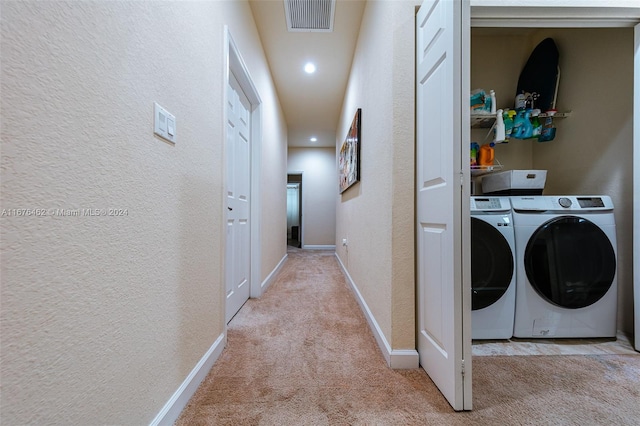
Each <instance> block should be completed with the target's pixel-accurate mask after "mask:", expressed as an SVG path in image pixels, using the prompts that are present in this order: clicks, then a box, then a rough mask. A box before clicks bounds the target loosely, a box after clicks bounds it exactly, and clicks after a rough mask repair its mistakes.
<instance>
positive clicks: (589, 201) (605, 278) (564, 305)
mask: <svg viewBox="0 0 640 426" xmlns="http://www.w3.org/2000/svg"><path fill="white" fill-rule="evenodd" d="M511 206H512V211H513V224H514V230H515V237H516V281H517V285H516V288H517V290H516V315H515V325H514V332H513V335H514V337H529V338H531V337H614V336H615V335H616V316H617V304H618V301H617V274H616V256H617V247H616V226H615V220H614V216H613V203H612V202H611V199H610V198H609V197H607V196H533V197H531V196H520V197H511Z"/></svg>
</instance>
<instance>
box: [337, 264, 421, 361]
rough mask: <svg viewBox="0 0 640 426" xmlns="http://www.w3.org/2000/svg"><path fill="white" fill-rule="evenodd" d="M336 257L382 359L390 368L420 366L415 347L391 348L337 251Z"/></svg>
mask: <svg viewBox="0 0 640 426" xmlns="http://www.w3.org/2000/svg"><path fill="white" fill-rule="evenodd" d="M336 259H338V263H339V264H340V268H342V272H343V273H344V275H345V277H347V281H348V282H349V285H350V286H351V289H352V290H353V292H354V293H355V295H356V300H357V301H358V304H359V305H360V309H362V312H363V313H364V316H365V318H366V319H367V323H369V328H371V331H372V332H373V336H374V337H375V338H376V342H377V343H378V347H379V348H380V351H381V352H382V355H383V356H384V359H385V360H386V361H387V365H388V366H389V367H390V368H393V369H396V370H401V369H409V368H418V367H419V366H420V361H419V356H418V351H417V350H415V349H395V350H394V349H391V345H390V344H389V342H388V341H387V339H386V337H385V336H384V333H383V332H382V329H381V328H380V326H379V325H378V322H377V321H376V319H375V317H374V316H373V313H372V312H371V310H370V309H369V306H368V305H367V302H365V300H364V298H363V297H362V294H360V291H359V290H358V287H357V286H356V284H355V283H354V282H353V279H351V275H349V272H348V271H347V268H345V266H344V264H343V263H342V260H341V259H340V257H339V256H338V254H337V253H336Z"/></svg>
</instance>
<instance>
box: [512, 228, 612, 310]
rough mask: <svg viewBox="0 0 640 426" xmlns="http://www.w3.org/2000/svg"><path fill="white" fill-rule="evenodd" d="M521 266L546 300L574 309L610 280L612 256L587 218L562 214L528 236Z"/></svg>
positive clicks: (588, 302) (594, 299)
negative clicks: (522, 265)
mask: <svg viewBox="0 0 640 426" xmlns="http://www.w3.org/2000/svg"><path fill="white" fill-rule="evenodd" d="M524 267H525V271H526V273H527V278H528V279H529V283H531V286H533V288H534V289H535V290H536V292H538V294H539V295H540V296H541V297H542V298H543V299H545V300H547V301H548V302H550V303H552V304H554V305H556V306H560V307H563V308H570V309H578V308H584V307H586V306H589V305H592V304H594V303H596V302H597V301H598V300H600V299H601V298H602V297H603V296H604V295H605V294H606V293H607V291H608V290H609V288H610V287H611V285H612V284H613V279H614V276H615V273H616V256H615V251H614V249H613V246H612V245H611V242H610V241H609V238H607V236H606V234H605V233H604V232H603V231H602V229H600V228H599V227H598V226H596V225H594V224H593V223H592V222H590V221H588V220H587V219H584V218H580V217H575V216H563V217H558V218H555V219H552V220H550V221H548V222H546V223H544V224H543V225H542V226H540V227H539V228H538V229H537V230H536V231H535V232H534V234H533V235H532V236H531V238H530V239H529V242H528V243H527V248H526V250H525V253H524Z"/></svg>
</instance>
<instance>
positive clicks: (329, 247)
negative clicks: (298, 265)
mask: <svg viewBox="0 0 640 426" xmlns="http://www.w3.org/2000/svg"><path fill="white" fill-rule="evenodd" d="M302 248H303V249H304V250H335V249H336V245H335V244H327V245H313V244H305V245H303V246H302Z"/></svg>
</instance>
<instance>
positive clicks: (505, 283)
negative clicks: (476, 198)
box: [471, 217, 513, 311]
mask: <svg viewBox="0 0 640 426" xmlns="http://www.w3.org/2000/svg"><path fill="white" fill-rule="evenodd" d="M512 278H513V252H512V251H511V247H510V246H509V243H508V242H507V239H506V238H505V237H504V236H503V235H502V234H501V233H500V231H498V230H497V229H496V228H495V227H493V226H492V225H490V224H488V223H487V222H485V221H484V220H481V219H478V218H475V217H472V218H471V309H472V310H474V311H475V310H478V309H483V308H486V307H487V306H490V305H492V304H494V303H495V302H497V301H498V299H500V298H501V297H502V295H503V294H504V293H505V292H506V291H507V289H508V288H509V284H511V279H512Z"/></svg>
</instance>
